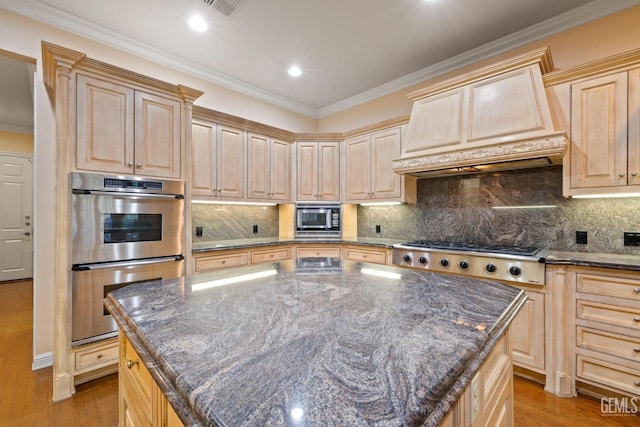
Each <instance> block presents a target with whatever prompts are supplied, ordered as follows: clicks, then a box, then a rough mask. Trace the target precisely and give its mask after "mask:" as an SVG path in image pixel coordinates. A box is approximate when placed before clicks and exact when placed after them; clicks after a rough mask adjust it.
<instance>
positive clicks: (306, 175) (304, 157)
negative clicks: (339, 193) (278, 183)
mask: <svg viewBox="0 0 640 427" xmlns="http://www.w3.org/2000/svg"><path fill="white" fill-rule="evenodd" d="M296 151H297V154H296V166H297V167H296V173H297V175H298V176H297V189H296V200H317V199H318V179H319V171H318V144H317V143H315V142H299V143H297V145H296Z"/></svg>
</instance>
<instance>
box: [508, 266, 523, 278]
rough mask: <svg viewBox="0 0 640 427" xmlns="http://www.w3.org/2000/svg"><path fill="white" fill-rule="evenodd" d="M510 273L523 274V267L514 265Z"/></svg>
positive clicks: (513, 274) (514, 274)
mask: <svg viewBox="0 0 640 427" xmlns="http://www.w3.org/2000/svg"><path fill="white" fill-rule="evenodd" d="M509 274H510V275H512V276H519V275H521V274H522V269H521V268H520V267H518V266H517V265H512V266H511V267H509Z"/></svg>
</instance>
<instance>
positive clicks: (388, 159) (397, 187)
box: [344, 127, 415, 203]
mask: <svg viewBox="0 0 640 427" xmlns="http://www.w3.org/2000/svg"><path fill="white" fill-rule="evenodd" d="M401 133H402V132H401V127H395V128H390V129H385V130H381V131H378V132H374V133H371V134H365V135H360V136H356V137H353V138H349V139H347V140H345V142H344V150H345V153H344V158H345V197H344V202H345V203H361V202H380V201H399V202H404V201H405V181H406V180H410V179H412V178H407V177H405V176H401V175H397V174H395V173H394V172H393V170H392V169H391V164H392V160H393V159H395V158H397V157H399V156H400V148H401V146H400V143H401ZM414 192H415V190H414ZM410 198H411V199H414V198H415V195H413V197H410Z"/></svg>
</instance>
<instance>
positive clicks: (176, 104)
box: [76, 74, 182, 178]
mask: <svg viewBox="0 0 640 427" xmlns="http://www.w3.org/2000/svg"><path fill="white" fill-rule="evenodd" d="M181 115H182V103H181V101H180V99H179V98H177V97H175V98H171V97H168V96H165V95H158V94H154V93H149V92H146V91H143V90H139V89H136V88H135V86H127V85H124V84H122V82H121V81H117V82H116V81H115V80H111V79H108V78H107V77H104V76H100V78H96V77H92V76H87V75H83V74H78V76H77V119H76V120H77V132H78V133H77V167H78V169H84V170H93V171H100V172H109V173H121V174H138V175H145V176H157V177H164V178H181V156H182V153H181V136H182V135H181V133H182V127H181V120H182V118H181Z"/></svg>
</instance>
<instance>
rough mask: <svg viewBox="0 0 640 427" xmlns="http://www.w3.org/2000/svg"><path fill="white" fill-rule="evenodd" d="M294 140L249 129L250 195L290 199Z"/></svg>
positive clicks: (285, 201)
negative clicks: (290, 140) (278, 137)
mask: <svg viewBox="0 0 640 427" xmlns="http://www.w3.org/2000/svg"><path fill="white" fill-rule="evenodd" d="M292 147H293V144H292V143H291V142H288V141H283V140H280V139H277V138H271V137H269V136H265V135H260V134H256V133H253V132H249V133H248V135H247V197H248V198H249V199H255V200H262V201H273V202H277V203H287V202H289V203H290V202H291V187H292V178H293V176H292V173H291V169H292V164H291V163H292V150H293V148H292Z"/></svg>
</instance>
